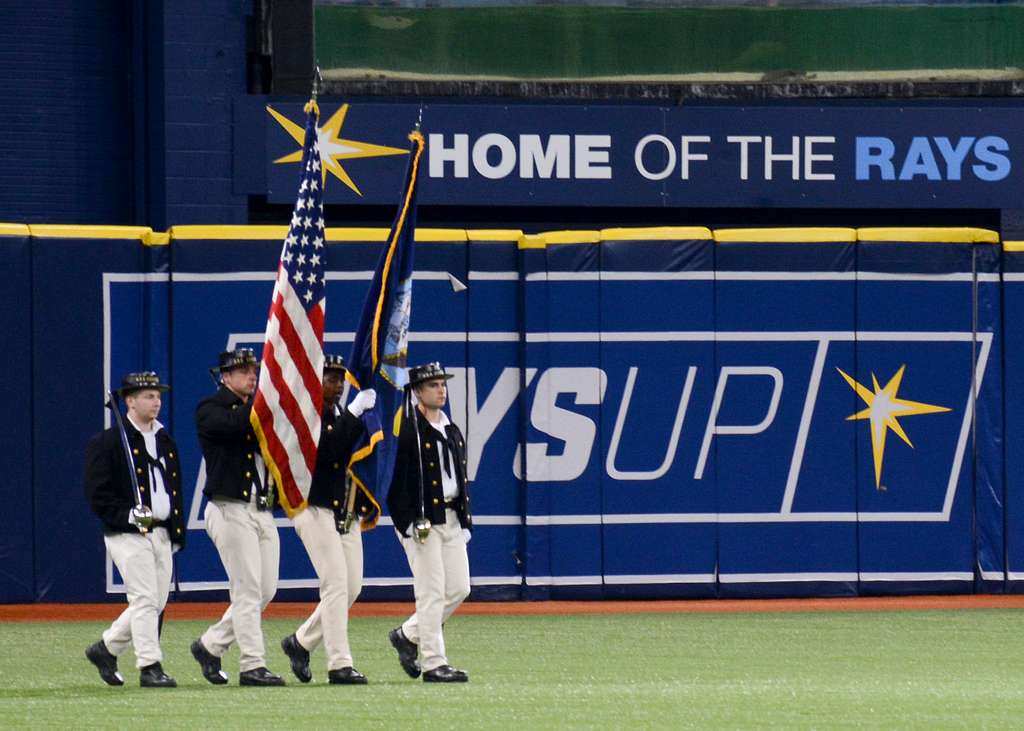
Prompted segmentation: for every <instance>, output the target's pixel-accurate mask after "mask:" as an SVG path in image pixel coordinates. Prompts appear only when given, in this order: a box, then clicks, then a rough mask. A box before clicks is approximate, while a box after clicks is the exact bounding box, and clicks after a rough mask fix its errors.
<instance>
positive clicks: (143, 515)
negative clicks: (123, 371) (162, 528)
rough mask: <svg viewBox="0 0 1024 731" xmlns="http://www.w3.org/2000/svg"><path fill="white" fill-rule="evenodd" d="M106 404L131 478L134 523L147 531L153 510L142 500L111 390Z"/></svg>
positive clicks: (116, 403)
mask: <svg viewBox="0 0 1024 731" xmlns="http://www.w3.org/2000/svg"><path fill="white" fill-rule="evenodd" d="M106 406H107V408H108V409H110V410H111V411H113V412H114V423H116V424H117V433H118V435H119V436H120V437H121V448H122V449H123V450H124V458H125V460H126V461H127V463H128V478H129V479H130V480H131V484H132V495H133V496H134V497H135V507H134V508H132V515H133V516H134V517H135V523H134V525H135V526H136V527H137V528H138V529H139V533H148V532H149V527H150V525H152V524H153V511H151V510H150V509H149V508H148V507H146V506H145V505H144V504H143V502H142V492H141V491H140V490H139V478H138V477H137V476H136V474H135V460H134V459H132V448H131V445H129V444H128V432H127V431H125V427H124V418H123V417H122V416H121V406H120V402H119V401H118V399H117V395H116V394H115V393H114V392H113V391H107V403H106Z"/></svg>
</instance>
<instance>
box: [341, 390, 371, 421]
mask: <svg viewBox="0 0 1024 731" xmlns="http://www.w3.org/2000/svg"><path fill="white" fill-rule="evenodd" d="M375 403H377V392H376V391H374V390H373V389H372V388H364V389H363V390H362V391H360V392H359V393H357V394H356V397H355V398H354V399H352V403H350V404H349V405H348V413H350V414H352V416H355V417H356V418H359V417H360V416H362V415H363V412H364V411H366V410H367V409H372V408H373V405H374V404H375Z"/></svg>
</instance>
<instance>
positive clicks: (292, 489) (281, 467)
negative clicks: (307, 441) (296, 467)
mask: <svg viewBox="0 0 1024 731" xmlns="http://www.w3.org/2000/svg"><path fill="white" fill-rule="evenodd" d="M253 409H254V410H255V411H256V416H257V417H258V418H259V421H260V424H261V425H262V428H263V438H264V439H266V441H267V451H269V452H270V456H271V458H272V459H273V460H274V465H275V466H276V467H277V470H278V472H279V473H280V474H281V489H282V490H283V491H284V498H285V500H287V501H288V506H289V507H291V508H294V507H296V506H298V505H301V504H302V501H303V497H302V493H301V492H300V491H299V489H298V487H297V486H296V484H295V475H293V474H292V468H291V462H290V460H289V459H288V451H287V450H286V449H285V448H284V445H283V444H281V440H280V439H278V438H277V432H275V431H274V429H273V422H274V417H273V415H272V414H271V413H270V407H269V406H268V405H267V401H266V399H265V398H263V394H262V393H261V394H259V395H258V396H257V398H256V401H255V402H254V403H253Z"/></svg>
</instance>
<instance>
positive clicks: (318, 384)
mask: <svg viewBox="0 0 1024 731" xmlns="http://www.w3.org/2000/svg"><path fill="white" fill-rule="evenodd" d="M306 112H307V115H308V116H307V118H306V138H305V144H304V146H303V151H302V179H301V181H300V183H299V192H298V196H297V198H296V201H295V209H294V211H293V213H292V220H291V225H289V227H288V235H287V237H285V240H284V245H283V247H282V248H281V260H280V262H279V263H278V267H277V280H276V281H275V283H274V294H273V297H272V298H271V300H270V314H269V316H268V317H267V331H266V335H265V336H264V339H263V363H262V367H261V369H260V379H259V385H258V386H257V388H256V397H255V400H254V401H253V409H252V413H251V414H250V416H249V420H250V421H251V423H252V427H253V430H254V431H255V432H256V437H257V438H258V439H259V443H260V450H261V451H262V453H263V459H264V461H266V463H267V469H268V470H269V471H270V473H271V474H272V475H273V476H274V480H275V482H276V484H277V491H278V497H279V498H280V501H281V505H282V506H283V507H284V509H285V512H287V513H288V516H289V517H291V516H292V515H294V513H295V512H296V511H298V510H300V509H301V508H303V507H305V504H306V497H307V496H308V495H309V486H310V483H311V482H312V479H313V470H314V467H315V465H316V450H317V444H318V443H319V442H320V409H321V407H322V405H323V404H322V402H323V370H324V311H325V309H326V306H327V292H326V277H325V269H326V267H325V262H324V259H325V258H326V247H325V243H324V242H325V236H324V213H323V211H324V207H323V183H324V179H323V173H322V169H321V163H320V149H319V147H318V145H317V126H316V124H317V120H318V118H319V114H320V110H319V109H318V108H317V105H316V102H315V101H311V102H310V103H309V104H308V105H306Z"/></svg>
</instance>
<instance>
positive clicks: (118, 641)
mask: <svg viewBox="0 0 1024 731" xmlns="http://www.w3.org/2000/svg"><path fill="white" fill-rule="evenodd" d="M167 389H168V386H167V385H166V384H163V383H160V377H159V376H157V374H156V373H153V372H151V371H147V372H143V373H129V374H128V375H126V376H125V377H124V379H123V380H122V381H121V388H119V389H118V390H117V393H118V395H120V396H121V397H123V398H124V401H125V404H126V406H127V407H128V418H127V419H125V420H124V427H125V434H126V436H127V438H128V446H129V449H130V450H131V453H132V464H131V465H130V466H129V464H128V459H127V456H126V454H125V450H124V445H123V444H122V442H121V435H120V433H119V429H118V427H117V426H116V425H115V426H113V427H112V428H110V429H107V430H106V431H104V432H101V433H100V434H97V435H96V436H95V437H93V438H92V440H91V441H90V442H89V445H88V447H86V450H85V496H86V499H87V500H88V501H89V505H90V507H91V508H92V511H93V512H94V513H96V515H97V516H99V518H100V520H101V521H102V522H103V541H104V543H105V544H106V546H107V551H109V553H110V557H111V559H113V561H114V565H115V566H117V570H118V572H120V574H121V577H122V578H123V579H124V586H125V592H126V593H127V595H128V608H127V609H125V610H124V611H123V612H122V613H121V616H119V617H118V618H117V619H116V620H114V623H113V624H112V625H110V627H109V628H108V629H107V630H106V631H105V632H104V633H103V637H102V639H100V640H99V641H98V642H96V643H95V644H93V645H91V646H90V647H89V649H87V650H86V651H85V656H86V657H87V658H88V659H89V661H90V662H91V663H92V664H93V665H95V666H96V668H97V669H98V670H99V673H100V677H101V678H102V679H103V680H104V682H106V683H107V684H108V685H123V684H124V678H122V677H121V674H120V673H119V672H118V670H117V657H118V656H119V655H121V653H123V652H124V651H125V650H127V649H128V646H129V645H131V646H132V647H133V648H134V650H135V664H136V666H137V667H138V668H139V670H140V673H139V683H140V685H142V686H143V687H144V688H173V687H175V686H176V685H177V684H176V683H175V681H174V678H172V677H170V676H168V675H167V674H166V673H165V672H164V670H163V667H162V665H161V662H162V660H163V654H162V652H161V649H160V632H159V617H160V612H162V611H163V609H164V606H165V605H166V604H167V595H168V593H169V592H170V587H171V574H172V568H173V563H172V559H171V556H172V554H173V553H175V552H176V551H178V550H180V549H181V548H183V547H184V546H185V520H184V515H183V508H182V496H181V466H180V464H179V462H178V447H177V446H176V445H175V443H174V439H173V438H172V437H171V435H170V434H169V433H168V432H167V430H166V429H165V428H164V427H163V424H161V423H160V422H159V421H157V418H156V417H157V415H158V414H159V413H160V405H161V399H160V394H161V393H162V392H164V391H166V390H167ZM129 470H133V471H134V472H135V475H136V479H137V482H138V485H139V497H140V498H141V499H142V504H143V506H144V509H142V510H139V509H137V504H136V496H135V491H134V487H133V486H132V479H131V474H130V472H129Z"/></svg>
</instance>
